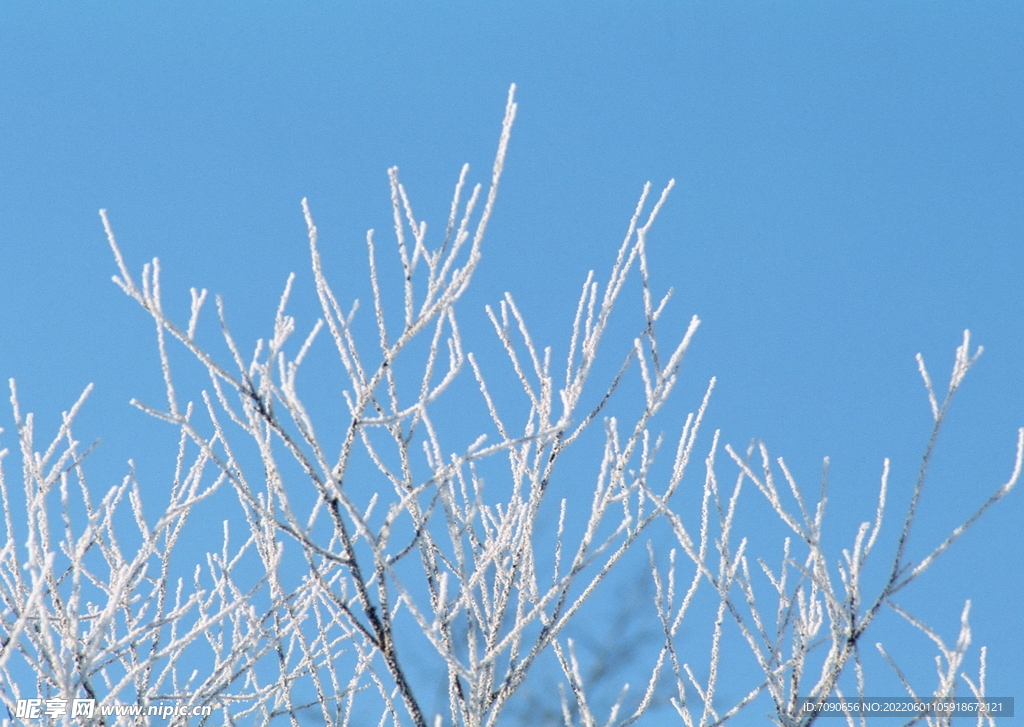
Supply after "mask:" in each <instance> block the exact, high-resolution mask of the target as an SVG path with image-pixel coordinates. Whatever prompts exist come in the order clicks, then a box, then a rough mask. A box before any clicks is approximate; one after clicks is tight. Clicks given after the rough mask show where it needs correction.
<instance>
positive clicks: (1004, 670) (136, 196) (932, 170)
mask: <svg viewBox="0 0 1024 727" xmlns="http://www.w3.org/2000/svg"><path fill="white" fill-rule="evenodd" d="M0 68H2V69H3V71H2V73H0V375H2V377H3V378H4V379H5V380H6V379H7V378H9V377H14V378H16V379H17V381H18V384H19V390H20V396H21V398H22V406H23V407H24V408H25V409H27V410H29V411H34V412H37V415H38V417H39V427H40V429H41V430H42V431H49V430H52V429H53V428H55V427H56V425H57V423H58V422H59V412H60V411H61V410H63V409H66V408H67V407H68V406H70V404H71V403H72V402H73V401H74V399H75V398H76V397H77V395H78V394H79V393H80V391H81V390H82V388H83V387H84V386H85V385H86V384H88V383H89V382H94V383H95V384H96V390H95V392H94V394H93V395H92V397H91V399H90V403H89V404H88V405H87V407H86V410H85V411H84V412H83V414H82V417H81V420H80V425H79V427H78V437H79V438H80V439H81V440H83V441H92V440H93V439H96V438H99V437H102V438H103V440H104V441H103V444H102V445H101V447H100V448H99V449H98V450H97V452H96V453H95V454H94V455H93V462H92V464H91V466H92V467H93V470H92V471H93V473H94V474H93V478H94V479H93V481H94V483H95V484H96V485H97V487H98V486H100V485H103V486H108V485H109V484H112V483H113V482H115V481H118V480H120V478H121V476H123V474H124V471H125V465H124V462H125V461H126V460H127V459H128V457H135V458H136V459H141V460H145V459H146V452H149V451H157V450H158V449H160V447H161V446H164V445H157V444H155V443H154V442H156V441H158V440H159V441H164V440H165V439H166V438H167V436H169V433H168V432H167V431H166V429H164V428H161V427H160V426H159V425H158V424H155V423H152V422H150V421H149V420H147V419H146V418H145V417H144V416H143V415H142V414H140V413H139V412H137V411H136V410H134V409H132V408H130V407H129V406H128V405H127V402H128V400H129V399H130V398H132V397H139V398H141V399H143V400H149V401H154V402H159V401H160V391H161V389H160V386H161V384H160V377H159V369H158V368H157V361H156V354H155V345H154V343H153V340H152V338H153V337H152V330H151V328H152V326H151V325H150V323H149V321H148V319H147V318H146V317H145V315H144V314H143V313H142V312H141V311H139V310H138V309H137V307H136V306H135V304H134V303H132V302H131V301H129V300H128V299H127V298H125V297H124V296H123V294H122V293H121V292H120V291H119V290H118V289H117V288H116V287H115V286H114V285H113V284H112V283H111V282H110V276H111V275H112V274H113V273H114V272H115V270H114V265H113V261H112V259H111V256H110V254H109V251H108V249H107V245H106V241H105V238H104V236H103V231H102V227H101V225H100V222H99V218H98V216H97V210H98V209H99V208H101V207H103V208H106V209H108V210H109V212H110V216H111V220H112V222H113V225H114V228H115V231H116V232H117V234H118V236H119V240H120V242H121V245H122V248H123V249H124V251H125V254H126V257H127V259H128V261H129V264H130V265H131V267H132V269H133V270H135V271H138V270H139V269H140V268H141V265H142V264H143V263H144V262H146V261H148V260H149V259H150V258H152V257H153V256H159V257H160V258H161V261H162V265H163V269H164V290H165V297H166V298H167V299H168V300H170V301H174V305H175V306H178V307H177V309H176V310H178V314H179V316H180V315H182V314H183V312H184V311H185V304H186V301H187V294H188V288H189V287H190V286H196V287H206V288H209V289H211V291H213V292H221V293H223V294H224V296H225V298H226V300H227V303H228V311H229V316H230V317H231V320H232V322H233V325H234V326H235V332H236V334H237V336H238V338H239V339H240V340H243V341H252V340H254V339H255V338H256V337H257V336H261V335H265V334H266V331H267V330H268V326H269V324H270V321H271V320H272V315H273V311H274V309H275V308H276V304H277V298H278V295H279V293H280V290H281V287H282V286H283V282H284V280H285V277H286V276H287V274H288V273H289V272H291V271H293V270H294V271H296V272H298V273H300V284H301V282H302V281H304V280H306V278H303V277H301V276H302V275H303V274H306V271H307V270H308V262H307V255H308V252H307V248H306V238H305V228H304V223H303V220H302V216H301V211H300V207H299V201H300V199H301V198H303V197H308V198H309V200H310V204H311V206H312V209H313V213H314V216H315V218H316V221H317V224H318V227H319V229H320V231H321V240H322V243H321V244H322V246H324V248H325V249H326V250H327V252H325V255H326V256H327V259H328V262H329V263H330V264H331V265H332V266H333V267H332V269H333V277H334V279H335V280H336V281H349V280H351V283H350V285H351V287H352V289H353V290H354V291H355V292H354V293H353V294H352V295H351V296H346V295H342V296H341V297H343V298H350V297H356V296H359V297H362V298H364V302H368V301H367V300H366V299H365V288H364V287H360V286H364V283H363V282H362V281H363V280H364V277H365V273H364V270H365V246H364V235H365V230H366V229H367V228H370V227H375V228H377V229H378V230H381V231H382V233H383V232H386V231H387V230H388V229H390V225H391V222H390V207H389V200H388V188H387V178H386V169H387V167H389V166H391V165H395V164H397V165H399V166H400V167H401V174H402V179H403V181H404V183H405V184H406V186H407V188H408V190H409V192H410V195H411V196H412V199H413V203H414V205H416V209H417V214H418V215H419V216H420V217H421V218H424V219H427V220H428V221H429V222H430V223H431V224H432V228H431V229H433V230H434V231H435V232H436V231H437V230H439V229H443V225H444V221H445V219H446V217H447V205H448V202H449V199H450V194H451V188H452V185H453V183H454V180H455V179H456V177H457V174H458V169H459V167H460V165H461V164H462V163H463V162H466V161H468V162H470V163H471V164H472V165H473V172H472V178H473V179H474V180H480V181H483V180H485V179H486V178H487V174H488V170H489V164H490V160H491V158H492V156H493V150H494V147H495V143H496V140H497V135H498V129H499V123H500V118H501V112H502V109H503V107H504V102H505V96H506V93H507V89H508V85H509V84H510V83H511V82H515V83H516V84H518V94H517V100H518V102H519V115H518V118H517V121H516V126H515V129H514V131H513V138H512V144H511V149H510V153H509V157H508V162H507V167H506V170H507V171H506V176H505V177H504V180H503V182H502V189H501V192H500V194H499V198H498V205H497V208H496V212H495V215H494V218H493V220H492V222H491V226H490V228H489V231H488V239H487V242H486V246H485V253H484V261H483V263H482V267H481V269H480V271H479V273H478V277H477V279H476V282H475V292H474V295H473V296H471V297H470V298H469V299H468V301H467V305H466V306H465V307H464V308H463V319H462V325H463V326H464V327H466V329H467V330H469V331H473V330H481V331H482V330H483V328H482V326H483V325H484V323H485V318H484V317H483V313H482V308H481V306H482V304H483V303H493V302H495V301H496V300H498V299H499V297H500V294H501V292H502V291H504V290H511V291H513V292H514V293H515V294H516V296H517V300H518V301H519V302H520V304H521V305H522V308H523V309H524V311H525V313H526V315H527V316H528V319H529V320H531V321H534V325H535V333H536V335H537V336H538V338H539V339H540V340H541V341H543V342H544V343H549V342H550V343H555V342H557V341H560V340H561V337H563V336H564V335H565V332H566V324H567V321H569V320H571V318H570V316H571V312H572V307H573V306H574V303H575V298H576V296H577V295H578V289H579V287H578V286H579V285H580V284H581V283H582V281H583V279H584V277H585V276H586V272H587V270H589V269H596V270H598V271H601V274H602V275H604V274H605V273H604V272H603V271H606V270H607V268H608V266H609V265H610V264H611V262H612V260H613V259H614V253H615V250H616V248H617V245H618V244H619V242H620V241H621V237H622V234H623V232H624V230H625V228H626V224H627V222H628V219H629V215H630V214H631V212H632V210H633V207H634V206H635V204H636V199H637V197H638V195H639V192H640V189H641V187H642V185H643V183H644V182H645V181H647V180H651V181H652V182H653V183H654V185H655V186H656V187H659V188H660V186H661V185H664V183H665V182H666V181H667V180H668V179H670V178H675V179H676V180H677V185H676V188H675V190H674V191H673V192H672V194H671V196H670V198H669V201H668V204H667V206H666V208H665V210H664V212H663V214H662V216H661V217H660V219H659V221H658V222H657V223H656V225H655V228H654V233H653V235H652V237H651V241H650V244H649V250H650V252H649V254H650V256H651V263H652V266H653V268H654V280H655V284H656V285H657V286H658V288H659V289H664V288H667V287H668V286H674V287H675V289H676V295H675V298H674V300H673V304H672V311H673V313H672V316H673V317H672V319H671V320H672V322H673V323H672V325H677V326H682V325H683V324H684V323H685V321H686V320H687V319H688V318H689V316H690V315H692V314H697V315H699V316H700V317H701V319H702V321H703V324H702V327H701V329H700V330H699V332H698V334H697V337H696V340H695V342H694V344H693V347H692V348H691V354H690V356H689V357H688V359H687V362H686V364H685V369H684V370H685V374H684V378H685V384H684V385H683V386H682V389H681V391H680V393H679V394H678V396H679V400H680V406H681V407H688V408H689V407H693V406H694V405H695V404H696V401H697V399H698V397H699V393H700V392H701V391H702V390H703V387H704V386H705V385H706V382H707V379H708V378H710V377H711V376H712V375H714V376H717V377H718V387H717V390H716V393H715V395H714V398H713V399H712V406H711V410H710V412H709V415H708V417H709V429H708V430H707V431H708V432H710V431H711V427H720V428H721V429H722V436H723V439H724V441H727V442H731V443H733V445H734V446H736V447H737V448H742V447H744V446H745V445H746V443H747V442H748V441H749V440H750V439H751V438H753V437H756V438H761V439H764V440H765V441H766V443H767V444H768V446H769V447H770V449H771V451H772V452H773V453H774V454H776V455H783V456H785V457H786V459H787V461H788V463H789V464H790V466H791V467H792V468H793V470H794V473H795V474H796V475H797V477H798V478H799V479H800V480H801V481H802V482H804V483H805V485H806V486H807V487H808V489H809V490H812V491H813V490H814V488H815V487H816V483H817V481H818V478H819V470H820V463H821V458H822V457H823V456H826V455H828V456H830V457H831V459H832V488H833V489H832V492H833V500H832V503H833V505H832V507H833V508H834V510H833V512H835V513H836V518H837V520H839V521H840V522H846V520H844V519H843V518H849V522H851V523H853V524H854V526H855V524H856V522H859V521H860V520H861V519H867V518H869V517H870V516H871V515H872V512H873V502H874V497H875V492H876V488H877V481H878V476H879V473H880V471H881V462H882V459H883V457H891V458H892V460H893V479H892V498H893V503H894V505H895V506H896V509H894V510H893V512H892V517H893V518H894V519H895V517H896V516H897V513H898V512H899V510H901V509H902V508H903V507H904V506H905V503H906V498H907V496H908V493H909V491H910V488H911V486H912V483H913V479H914V475H915V473H916V471H917V468H918V466H919V463H920V456H921V453H922V452H923V449H924V445H925V443H926V440H927V436H928V433H929V426H930V412H929V409H928V403H927V399H926V397H925V393H924V388H923V386H922V384H921V381H920V378H919V376H918V373H917V370H916V364H915V362H914V355H915V354H916V353H918V352H922V353H923V354H924V356H925V358H926V361H927V362H928V364H929V367H930V369H931V371H932V375H933V378H934V379H935V380H936V382H937V385H940V386H942V385H944V384H945V382H946V380H947V377H948V372H949V369H950V366H951V364H952V357H953V352H954V349H955V348H956V346H957V345H959V343H960V340H961V336H962V332H963V330H964V329H965V328H969V329H970V330H971V331H972V335H973V341H974V343H975V344H981V345H983V346H984V347H985V354H984V355H983V356H982V358H981V360H980V362H979V363H978V365H977V366H976V368H975V369H973V370H972V372H971V374H970V375H969V377H968V379H967V382H966V384H965V385H964V387H963V389H962V391H961V394H960V398H959V399H958V401H957V402H956V404H955V406H954V409H953V412H952V414H951V417H950V419H949V421H948V426H947V428H946V429H945V437H944V440H943V444H942V445H941V448H940V451H939V455H938V456H937V459H936V462H935V469H934V471H933V477H932V479H931V480H930V489H929V490H928V492H927V494H926V499H925V503H924V506H923V508H924V509H923V513H922V518H923V519H922V522H921V528H920V529H919V530H918V531H916V532H915V538H918V539H917V540H915V546H916V548H917V550H916V551H915V552H916V553H917V554H918V556H920V555H921V554H923V553H924V552H926V547H927V545H928V544H934V543H937V542H938V541H939V540H940V539H941V537H943V534H944V532H946V531H948V529H949V528H951V527H953V526H955V525H956V524H957V523H958V522H959V521H960V520H961V519H962V518H963V517H964V515H965V514H966V513H968V512H969V511H971V510H972V509H973V508H974V507H976V506H977V505H979V504H981V503H982V502H983V501H984V499H985V498H986V497H987V496H988V494H989V493H990V492H991V491H992V490H994V489H995V488H996V487H997V486H998V485H999V484H1001V483H1002V482H1003V481H1005V479H1006V477H1007V475H1008V474H1009V472H1010V469H1011V466H1012V459H1013V452H1014V443H1015V438H1016V429H1017V427H1019V426H1022V425H1024V325H1022V324H1024V300H1022V296H1021V291H1022V286H1021V278H1022V274H1024V215H1022V211H1024V208H1022V201H1021V200H1022V199H1024V107H1022V99H1024V6H1021V5H1020V4H1018V3H1010V2H997V3H979V4H969V5H968V4H961V3H947V2H928V3H925V2H917V3H899V4H892V3H881V2H879V3H856V4H845V5H842V6H837V5H836V4H834V3H825V2H819V3H809V2H786V3H754V2H739V3H734V2H714V3H711V2H706V3H703V2H702V3H693V2H645V3H625V2H599V3H579V2H555V3H550V2H544V3H541V2H515V3H507V2H491V3H472V4H471V3H456V2H445V3H437V2H428V3H399V2H381V3H368V2H353V3H344V4H342V3H312V2H289V3H263V2H259V3H246V4H244V5H242V4H228V3H222V2H205V3H188V2H182V3H163V2H146V3H123V2H111V3H98V2H96V3H77V4H70V3H64V4H60V3H16V2H10V1H7V0H0ZM347 284H349V283H344V284H342V283H340V282H339V284H338V286H337V287H338V288H340V289H342V290H344V289H345V285H347ZM364 310H368V309H365V308H364ZM232 311H233V312H234V314H233V315H232ZM551 311H557V313H552V312H551ZM310 315H311V316H315V314H313V313H311V314H310ZM309 320H310V321H311V320H312V318H309ZM307 322H308V321H307ZM247 345H248V344H247ZM5 398H6V397H5ZM0 419H2V422H3V426H4V428H5V429H7V431H6V432H5V433H4V434H3V435H0V436H2V445H3V446H6V447H13V446H15V444H16V443H15V441H14V440H13V439H12V437H11V433H10V428H11V417H10V411H9V409H8V408H7V407H6V406H5V407H4V413H3V414H2V415H0ZM161 438H162V439H161ZM171 439H172V440H173V437H171ZM171 446H173V441H172V442H171ZM142 466H143V467H145V465H142ZM7 468H8V471H9V475H10V476H12V477H13V476H14V475H15V474H16V468H17V465H16V463H15V461H14V460H13V459H12V458H8V460H7ZM154 468H156V465H154ZM154 471H155V469H154ZM727 471H728V472H730V473H731V470H727ZM731 477H732V475H731V474H729V475H728V478H727V479H731ZM1022 522H1024V496H1022V493H1021V492H1019V491H1017V492H1014V493H1013V494H1012V495H1011V496H1010V497H1009V498H1008V500H1006V501H1005V502H1003V503H1002V504H1000V505H999V506H998V507H997V508H996V509H995V511H993V512H991V513H990V515H989V516H987V517H986V518H985V520H984V521H983V523H982V524H981V525H980V526H979V527H977V528H976V529H975V530H974V531H972V532H971V533H969V534H968V536H966V537H965V538H964V540H963V542H961V543H960V544H958V546H957V547H956V548H955V549H954V551H952V552H950V553H949V554H948V555H947V557H945V558H943V559H942V561H940V562H939V563H938V564H937V565H936V566H935V568H934V570H933V572H932V573H931V574H930V576H929V577H927V578H926V580H925V581H924V582H922V583H921V584H919V585H918V586H915V587H913V588H912V589H910V591H908V592H907V593H906V594H904V595H902V596H901V598H902V601H901V602H902V603H904V604H905V605H907V606H908V607H910V608H912V609H917V612H918V613H919V614H920V615H921V616H922V617H923V618H925V620H927V621H928V622H929V623H930V624H931V625H932V626H933V627H934V628H936V629H937V630H938V631H939V632H940V633H942V634H943V635H944V636H945V637H946V638H948V639H950V640H953V639H955V636H956V629H957V627H958V618H959V614H960V610H961V608H962V604H963V600H964V599H965V598H972V599H973V602H974V605H973V608H972V611H971V615H972V623H973V627H974V643H975V644H976V645H984V644H987V645H988V647H989V655H990V667H989V693H990V694H991V695H993V696H1015V697H1024V692H1022V691H1021V687H1020V685H1021V684H1024V626H1022V622H1024V617H1022V616H1021V613H1022V601H1024V538H1022V536H1021V532H1022V530H1021V523H1022ZM844 532H845V531H844ZM851 532H852V531H851ZM836 555H837V556H838V551H837V552H836ZM772 560H773V561H774V556H773V557H772ZM924 645H925V646H926V648H925V650H924V651H922V652H921V654H920V660H921V662H922V665H923V666H922V669H923V672H922V673H925V674H927V673H928V671H929V670H930V669H931V667H930V666H929V664H930V660H931V655H932V653H933V652H932V651H931V649H930V648H927V644H926V642H925V643H924ZM976 658H977V652H976V651H974V652H972V656H971V659H972V661H971V662H970V665H971V666H970V668H971V670H972V671H974V670H975V667H976V661H974V660H976ZM927 686H928V687H929V688H930V687H931V686H932V684H930V683H929V684H927ZM890 696H891V695H890Z"/></svg>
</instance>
